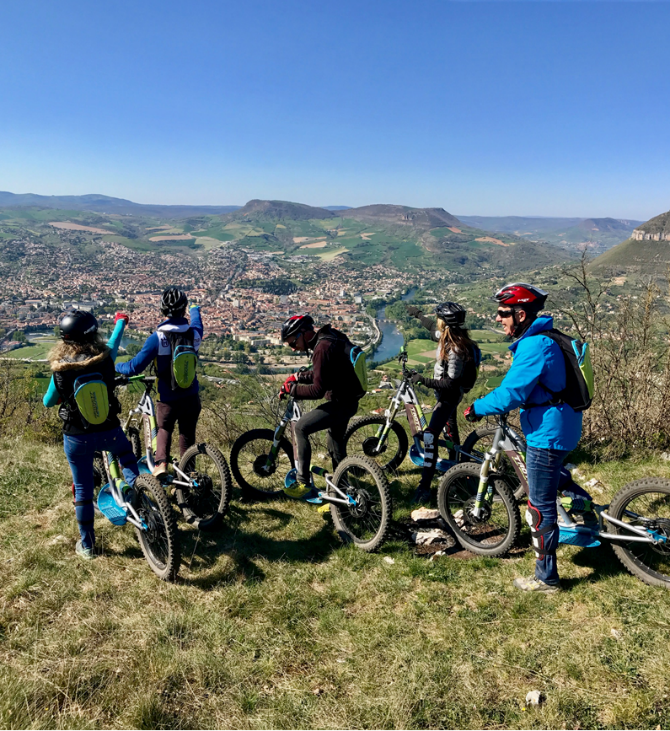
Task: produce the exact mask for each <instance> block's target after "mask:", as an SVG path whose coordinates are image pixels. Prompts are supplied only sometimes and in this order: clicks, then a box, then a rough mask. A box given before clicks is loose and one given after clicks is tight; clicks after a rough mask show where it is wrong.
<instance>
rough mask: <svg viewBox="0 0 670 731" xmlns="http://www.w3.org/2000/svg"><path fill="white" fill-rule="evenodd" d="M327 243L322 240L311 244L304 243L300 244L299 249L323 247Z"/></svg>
mask: <svg viewBox="0 0 670 731" xmlns="http://www.w3.org/2000/svg"><path fill="white" fill-rule="evenodd" d="M326 245H327V242H326V241H325V240H324V241H315V242H314V243H313V244H304V245H303V246H301V247H300V248H301V249H325V248H326Z"/></svg>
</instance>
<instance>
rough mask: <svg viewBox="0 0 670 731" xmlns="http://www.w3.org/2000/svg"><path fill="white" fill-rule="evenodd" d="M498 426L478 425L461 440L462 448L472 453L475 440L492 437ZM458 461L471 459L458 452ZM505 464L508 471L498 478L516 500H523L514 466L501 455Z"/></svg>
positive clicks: (523, 491)
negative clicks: (503, 481)
mask: <svg viewBox="0 0 670 731" xmlns="http://www.w3.org/2000/svg"><path fill="white" fill-rule="evenodd" d="M497 429H498V427H497V426H486V425H485V426H480V427H478V428H477V429H475V430H474V431H471V432H470V433H469V434H468V436H467V437H466V438H465V441H464V442H463V445H462V449H463V451H464V452H466V453H467V454H472V452H473V451H477V442H479V441H481V440H482V439H485V438H486V437H492V436H493V435H494V434H495V433H496V431H497ZM459 458H460V459H459V461H460V463H461V464H467V463H468V462H470V463H472V462H473V460H472V459H471V458H470V457H468V456H466V455H465V454H462V453H461V454H459ZM503 460H505V464H506V465H507V466H508V467H509V470H508V471H505V473H503V474H501V475H500V479H502V480H505V482H506V483H507V486H508V487H509V489H510V490H511V491H512V492H513V493H514V498H515V499H516V500H525V499H526V498H527V495H526V490H525V489H524V487H523V485H522V484H521V483H520V482H519V478H518V476H517V474H516V472H515V471H514V467H513V466H512V465H511V464H510V463H509V460H508V459H507V455H503Z"/></svg>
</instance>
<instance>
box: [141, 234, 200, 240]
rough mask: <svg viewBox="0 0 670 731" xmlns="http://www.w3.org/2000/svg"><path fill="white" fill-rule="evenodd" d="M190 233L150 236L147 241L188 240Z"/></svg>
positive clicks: (190, 237)
mask: <svg viewBox="0 0 670 731" xmlns="http://www.w3.org/2000/svg"><path fill="white" fill-rule="evenodd" d="M192 238H193V236H191V234H175V235H174V236H152V237H151V238H150V239H149V241H190V239H192Z"/></svg>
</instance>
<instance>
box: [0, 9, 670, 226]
mask: <svg viewBox="0 0 670 731" xmlns="http://www.w3.org/2000/svg"><path fill="white" fill-rule="evenodd" d="M669 27H670V4H668V3H664V2H646V3H645V2H614V3H610V2H543V1H541V2H504V1H503V2H443V1H441V0H439V1H436V0H424V2H422V3H411V2H409V0H384V1H383V2H382V0H368V1H367V2H366V1H365V0H358V1H357V2H354V1H353V0H341V1H340V2H337V3H333V2H325V3H324V2H322V3H318V4H317V3H312V2H307V1H306V0H304V1H303V0H288V1H287V2H285V3H276V2H269V1H267V0H248V1H247V2H245V3H230V2H229V3H221V2H214V1H212V0H200V2H195V3H193V4H191V5H190V6H185V5H184V4H183V3H177V2H174V0H164V1H163V2H160V3H159V2H156V1H155V0H145V1H144V2H142V3H137V2H134V3H130V2H127V0H117V1H115V2H113V3H88V2H80V1H79V0H64V1H63V2H59V3H48V2H46V1H44V0H22V2H21V3H19V2H16V1H15V0H10V2H8V3H6V4H5V6H3V23H2V27H0V60H1V62H2V66H3V69H4V72H5V73H3V75H2V77H0V99H2V109H3V113H2V114H1V115H0V146H1V148H2V155H1V156H0V189H4V190H9V191H12V192H14V193H38V194H41V195H82V194H86V193H103V194H105V195H111V196H117V197H120V198H128V199H130V200H133V201H136V202H139V203H161V204H200V205H243V204H244V203H245V202H246V201H247V200H249V199H251V198H269V199H282V200H292V201H298V202H301V203H308V204H311V205H350V206H359V205H365V204H371V203H400V204H404V205H410V206H417V207H424V206H440V207H443V208H445V209H446V210H448V211H450V212H452V213H455V214H461V215H484V216H498V215H500V216H502V215H523V216H531V215H532V216H584V217H586V216H598V217H601V216H613V217H617V218H633V219H639V220H646V219H648V218H650V217H652V216H654V215H658V214H659V213H662V212H665V211H667V210H668V209H670V182H668V174H667V161H668V159H669V153H670V135H669V134H668V131H667V128H668V123H667V119H668V118H669V117H670V94H669V93H668V91H669V89H668V86H669V84H670V73H669V71H670V68H669V67H670V60H669V59H668V54H667V29H668V28H669Z"/></svg>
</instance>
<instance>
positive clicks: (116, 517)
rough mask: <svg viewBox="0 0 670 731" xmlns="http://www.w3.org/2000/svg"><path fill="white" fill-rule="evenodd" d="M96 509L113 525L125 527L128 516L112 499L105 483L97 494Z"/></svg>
mask: <svg viewBox="0 0 670 731" xmlns="http://www.w3.org/2000/svg"><path fill="white" fill-rule="evenodd" d="M98 508H99V510H100V512H101V513H102V514H103V515H104V516H105V518H107V520H108V521H109V522H110V523H113V524H114V525H125V524H126V522H127V520H128V514H127V513H126V511H125V510H124V508H122V507H121V506H120V505H119V504H118V503H117V502H116V500H115V499H114V496H113V495H112V491H111V489H110V487H109V483H107V484H106V485H105V486H104V487H103V488H102V489H101V490H100V493H99V494H98Z"/></svg>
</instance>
